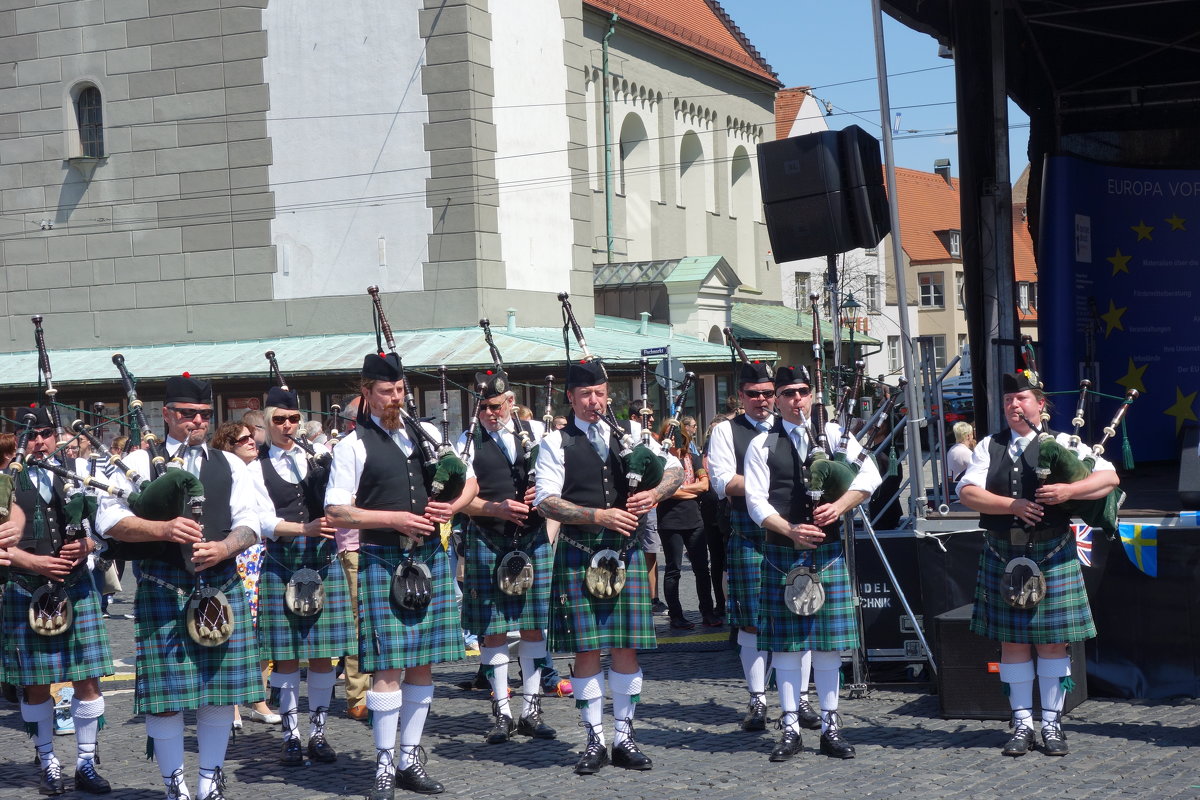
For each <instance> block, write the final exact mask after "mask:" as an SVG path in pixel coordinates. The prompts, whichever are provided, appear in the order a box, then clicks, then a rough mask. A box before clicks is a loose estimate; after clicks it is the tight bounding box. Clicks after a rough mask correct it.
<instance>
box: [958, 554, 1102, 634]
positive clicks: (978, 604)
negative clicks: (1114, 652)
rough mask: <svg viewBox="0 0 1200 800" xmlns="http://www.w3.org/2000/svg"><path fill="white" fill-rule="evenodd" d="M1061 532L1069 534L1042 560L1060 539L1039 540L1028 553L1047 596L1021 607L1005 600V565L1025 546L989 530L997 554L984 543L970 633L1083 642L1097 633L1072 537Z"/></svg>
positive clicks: (980, 557)
mask: <svg viewBox="0 0 1200 800" xmlns="http://www.w3.org/2000/svg"><path fill="white" fill-rule="evenodd" d="M1063 535H1064V536H1070V537H1071V540H1070V541H1068V542H1067V544H1066V546H1065V547H1063V548H1062V549H1061V550H1059V551H1058V552H1057V553H1055V554H1054V555H1053V556H1052V557H1051V558H1050V559H1049V560H1048V561H1047V562H1046V563H1044V564H1043V563H1042V559H1043V558H1045V557H1046V555H1047V554H1048V553H1050V552H1051V551H1052V550H1054V548H1055V547H1057V546H1058V545H1059V543H1060V542H1061V541H1062V540H1061V539H1052V540H1050V541H1045V542H1037V543H1035V544H1034V546H1033V552H1032V553H1029V554H1028V556H1029V558H1030V559H1032V560H1033V561H1034V562H1035V563H1037V565H1038V567H1039V568H1041V570H1042V574H1043V575H1045V577H1046V598H1045V599H1044V600H1042V602H1040V603H1038V604H1037V606H1036V607H1035V608H1033V609H1030V610H1028V611H1022V610H1020V609H1016V608H1013V607H1012V606H1010V605H1009V604H1008V603H1006V602H1005V601H1004V590H1003V585H1004V568H1005V567H1006V566H1008V562H1009V561H1010V560H1011V559H1013V558H1017V557H1018V556H1023V555H1027V553H1026V548H1025V547H1024V546H1021V547H1014V546H1013V545H1010V544H1009V543H1008V541H1007V537H1003V536H995V535H993V534H991V533H988V534H987V541H988V544H990V545H991V547H993V548H995V549H996V552H997V553H998V554H999V555H1000V557H1001V558H1000V559H997V558H996V556H995V555H993V554H992V552H991V549H990V548H988V547H984V548H983V553H981V554H980V556H979V575H978V578H977V582H976V585H975V610H974V611H973V612H972V614H971V631H972V632H973V633H977V634H979V635H980V636H984V637H986V638H988V639H992V640H994V641H998V642H1014V643H1024V644H1059V643H1063V642H1081V641H1083V640H1084V639H1091V638H1092V637H1094V636H1095V635H1096V623H1095V622H1094V621H1093V620H1092V609H1091V608H1090V607H1089V606H1088V599H1087V591H1086V590H1085V589H1084V585H1083V572H1082V571H1081V570H1080V568H1079V556H1078V555H1077V554H1076V552H1075V539H1074V537H1073V535H1072V534H1071V533H1070V532H1069V531H1068V532H1066V533H1064V534H1063ZM1001 559H1002V560H1001Z"/></svg>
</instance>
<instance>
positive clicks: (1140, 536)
mask: <svg viewBox="0 0 1200 800" xmlns="http://www.w3.org/2000/svg"><path fill="white" fill-rule="evenodd" d="M1118 530H1119V531H1120V533H1121V544H1123V545H1124V546H1125V555H1127V556H1129V560H1130V561H1132V562H1133V564H1134V566H1136V567H1137V568H1138V569H1140V570H1141V571H1142V572H1144V573H1146V574H1147V575H1149V576H1150V577H1151V578H1157V577H1158V526H1157V525H1142V524H1139V523H1132V522H1122V523H1121V524H1120V525H1119V526H1118Z"/></svg>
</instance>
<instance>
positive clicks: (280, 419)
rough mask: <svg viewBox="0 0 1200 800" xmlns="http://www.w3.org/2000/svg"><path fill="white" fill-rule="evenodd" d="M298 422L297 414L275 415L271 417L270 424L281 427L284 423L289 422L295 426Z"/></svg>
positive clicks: (298, 416)
mask: <svg viewBox="0 0 1200 800" xmlns="http://www.w3.org/2000/svg"><path fill="white" fill-rule="evenodd" d="M299 421H300V415H299V414H287V415H286V416H285V415H284V414H276V415H275V416H273V417H271V422H274V423H275V424H276V425H282V424H283V423H285V422H290V423H292V424H293V425H295V424H296V423H297V422H299Z"/></svg>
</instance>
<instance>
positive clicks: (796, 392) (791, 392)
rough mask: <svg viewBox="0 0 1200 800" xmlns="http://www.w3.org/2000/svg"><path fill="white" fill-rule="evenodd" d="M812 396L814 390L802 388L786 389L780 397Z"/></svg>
mask: <svg viewBox="0 0 1200 800" xmlns="http://www.w3.org/2000/svg"><path fill="white" fill-rule="evenodd" d="M810 394H812V390H811V389H809V388H808V387H807V386H801V387H800V388H799V389H784V390H783V391H781V392H780V393H779V396H780V397H796V396H800V397H808V396H809V395H810Z"/></svg>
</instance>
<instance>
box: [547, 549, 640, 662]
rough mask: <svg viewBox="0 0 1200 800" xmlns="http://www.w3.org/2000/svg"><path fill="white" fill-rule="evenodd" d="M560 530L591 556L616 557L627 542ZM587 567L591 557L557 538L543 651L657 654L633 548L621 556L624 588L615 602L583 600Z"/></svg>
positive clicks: (638, 561)
mask: <svg viewBox="0 0 1200 800" xmlns="http://www.w3.org/2000/svg"><path fill="white" fill-rule="evenodd" d="M563 530H564V531H566V535H567V536H570V537H571V538H572V539H574V540H575V541H577V542H579V543H580V544H583V545H586V546H587V547H590V548H592V549H593V550H596V551H600V550H603V549H604V548H606V547H607V548H610V549H612V550H615V551H617V552H618V553H619V552H620V551H621V548H622V547H623V546H624V545H625V544H626V543H627V542H628V541H629V540H628V539H627V538H626V537H624V536H622V535H621V534H619V533H616V532H614V531H603V532H601V533H593V534H589V533H585V532H584V531H583V530H582V529H580V528H579V527H578V526H563ZM636 535H637V534H636V533H635V534H634V536H636ZM591 561H592V556H591V555H590V554H588V553H586V552H584V551H583V550H580V549H579V548H578V547H575V546H574V545H572V544H570V543H569V542H567V541H565V540H564V539H563V538H562V537H561V535H560V537H559V540H558V545H557V547H556V548H555V554H554V577H553V579H552V581H551V586H550V636H549V643H548V645H547V646H548V647H549V648H550V650H551V651H552V652H555V653H586V652H588V651H591V650H602V649H605V648H613V647H626V648H633V649H636V650H653V649H654V648H656V647H657V646H658V642H657V640H656V639H655V637H654V617H653V616H652V614H651V611H650V581H649V578H648V575H647V572H646V561H645V559H644V558H643V556H642V551H641V549H640V548H639V546H638V545H637V543H636V542H635V543H634V544H633V547H632V549H630V551H629V552H628V553H627V554H626V556H625V588H624V589H622V590H621V593H620V594H619V595H617V596H616V597H615V598H612V599H608V600H600V599H598V598H595V597H592V596H591V595H590V594H588V592H587V588H586V587H585V586H584V576H585V574H586V573H587V568H588V565H589V564H590V563H591Z"/></svg>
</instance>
